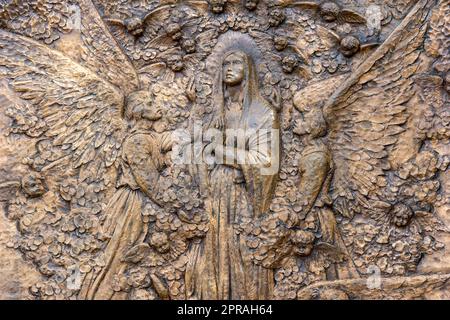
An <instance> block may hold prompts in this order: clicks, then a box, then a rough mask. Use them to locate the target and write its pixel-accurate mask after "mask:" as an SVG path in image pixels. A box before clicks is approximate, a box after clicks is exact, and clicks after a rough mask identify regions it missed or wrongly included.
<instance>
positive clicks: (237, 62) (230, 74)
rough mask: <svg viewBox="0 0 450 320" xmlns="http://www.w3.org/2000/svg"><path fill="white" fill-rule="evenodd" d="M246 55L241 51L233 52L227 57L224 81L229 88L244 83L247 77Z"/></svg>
mask: <svg viewBox="0 0 450 320" xmlns="http://www.w3.org/2000/svg"><path fill="white" fill-rule="evenodd" d="M246 60H247V59H246V55H245V54H244V53H243V52H241V51H233V52H230V53H229V54H228V55H226V56H225V58H224V60H223V64H222V73H223V81H224V82H225V84H226V85H228V86H236V85H239V84H241V83H242V81H243V80H244V77H245V68H246Z"/></svg>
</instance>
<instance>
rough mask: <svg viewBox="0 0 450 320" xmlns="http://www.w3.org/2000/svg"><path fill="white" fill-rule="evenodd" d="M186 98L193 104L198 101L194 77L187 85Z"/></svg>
mask: <svg viewBox="0 0 450 320" xmlns="http://www.w3.org/2000/svg"><path fill="white" fill-rule="evenodd" d="M186 96H187V97H188V99H189V101H191V102H195V100H197V92H196V89H195V78H194V77H193V76H192V77H190V78H189V81H188V83H187V87H186Z"/></svg>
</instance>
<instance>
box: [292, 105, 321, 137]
mask: <svg viewBox="0 0 450 320" xmlns="http://www.w3.org/2000/svg"><path fill="white" fill-rule="evenodd" d="M298 109H299V111H300V112H301V113H302V118H301V119H300V120H297V121H296V124H295V128H294V133H296V134H297V135H299V136H308V138H309V139H317V138H320V137H323V136H324V135H325V134H326V133H327V123H326V121H325V117H324V116H323V112H322V108H320V107H315V108H308V107H305V108H304V109H301V108H298Z"/></svg>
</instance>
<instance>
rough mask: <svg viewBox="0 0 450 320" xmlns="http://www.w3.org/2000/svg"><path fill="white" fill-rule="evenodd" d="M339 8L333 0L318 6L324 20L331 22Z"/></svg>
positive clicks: (335, 17) (336, 15)
mask: <svg viewBox="0 0 450 320" xmlns="http://www.w3.org/2000/svg"><path fill="white" fill-rule="evenodd" d="M340 11H341V9H340V8H339V6H338V5H337V4H336V3H334V2H325V3H324V4H322V5H321V6H320V15H321V16H322V19H323V20H325V21H326V22H333V21H335V20H336V19H337V17H338V15H339V12H340Z"/></svg>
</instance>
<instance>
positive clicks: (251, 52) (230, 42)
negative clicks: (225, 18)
mask: <svg viewBox="0 0 450 320" xmlns="http://www.w3.org/2000/svg"><path fill="white" fill-rule="evenodd" d="M231 51H242V52H243V53H245V54H247V55H248V56H250V57H252V59H253V61H254V63H255V65H256V66H259V65H260V62H261V58H262V56H261V52H260V51H259V49H258V46H257V44H256V42H255V41H254V40H253V39H252V37H250V36H249V35H247V34H244V33H240V32H235V31H228V32H227V33H225V34H223V35H221V36H220V37H219V39H218V41H217V45H216V47H215V48H214V50H213V52H212V53H211V55H210V56H209V57H208V59H207V60H206V67H207V70H208V71H209V72H211V74H214V73H215V72H216V70H217V69H218V68H220V67H221V63H222V60H223V57H224V56H225V55H226V54H227V53H228V52H231Z"/></svg>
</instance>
